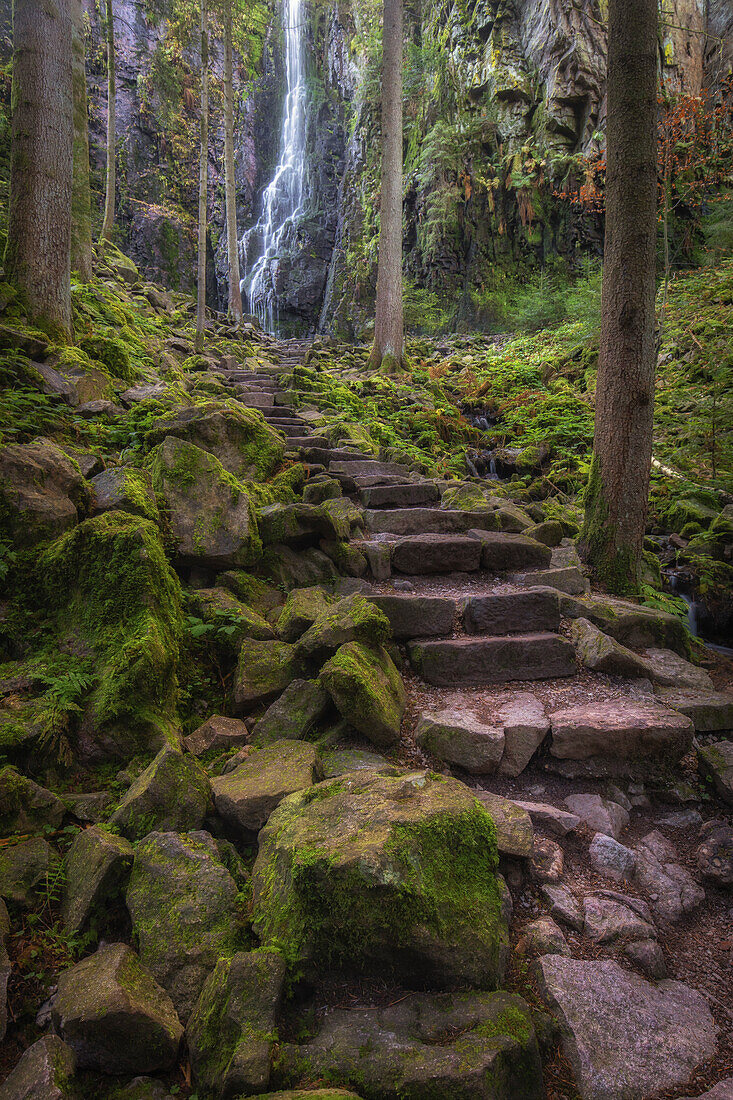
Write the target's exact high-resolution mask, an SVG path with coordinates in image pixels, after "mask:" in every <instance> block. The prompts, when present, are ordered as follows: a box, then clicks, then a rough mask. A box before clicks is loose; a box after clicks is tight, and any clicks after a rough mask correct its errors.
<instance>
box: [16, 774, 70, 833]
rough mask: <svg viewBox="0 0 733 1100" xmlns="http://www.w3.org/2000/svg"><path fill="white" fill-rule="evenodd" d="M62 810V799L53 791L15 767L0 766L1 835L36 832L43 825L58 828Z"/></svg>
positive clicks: (62, 813)
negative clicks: (40, 785)
mask: <svg viewBox="0 0 733 1100" xmlns="http://www.w3.org/2000/svg"><path fill="white" fill-rule="evenodd" d="M64 813H65V808H64V804H63V802H62V801H61V799H60V798H57V797H56V795H55V794H53V792H52V791H47V790H46V788H45V787H39V786H38V784H37V783H34V782H33V780H32V779H28V778H27V776H25V775H21V774H20V772H19V771H17V770H16V769H15V768H11V767H9V766H8V767H5V768H0V836H10V835H11V834H12V833H33V832H38V831H40V830H41V829H42V828H43V827H44V826H50V827H51V828H52V829H58V828H59V826H60V825H61V822H62V821H63V817H64Z"/></svg>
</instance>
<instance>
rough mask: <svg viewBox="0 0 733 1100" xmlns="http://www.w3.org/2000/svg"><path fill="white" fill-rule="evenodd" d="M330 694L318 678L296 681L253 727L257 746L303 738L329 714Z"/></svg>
mask: <svg viewBox="0 0 733 1100" xmlns="http://www.w3.org/2000/svg"><path fill="white" fill-rule="evenodd" d="M330 706H331V699H330V696H329V695H328V694H327V693H326V692H325V691H324V689H323V688H322V687H321V685H320V683H319V682H318V681H317V680H293V681H292V683H290V684H288V686H287V687H286V688H285V691H284V692H283V693H282V695H281V696H280V698H279V699H277V700H276V701H275V702H274V703H272V704H271V705H270V707H269V709H268V711H267V713H266V714H265V715H264V716H263V717H262V718H260V720H259V722H257V724H256V725H255V727H254V729H253V730H252V740H253V741H254V742H255V744H257V745H267V744H269V743H270V742H272V741H282V740H290V741H302V740H304V739H305V738H307V737H308V734H309V733H310V732H311V731H312V730H313V728H314V726H315V725H316V724H317V723H318V722H320V720H321V719H322V718H323V717H324V716H325V715H326V714H327V713H328V710H329V708H330Z"/></svg>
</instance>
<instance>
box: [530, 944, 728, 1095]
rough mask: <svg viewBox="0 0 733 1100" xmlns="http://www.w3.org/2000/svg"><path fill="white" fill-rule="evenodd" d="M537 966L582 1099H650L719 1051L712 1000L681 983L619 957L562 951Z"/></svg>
mask: <svg viewBox="0 0 733 1100" xmlns="http://www.w3.org/2000/svg"><path fill="white" fill-rule="evenodd" d="M535 966H536V976H537V979H538V982H539V985H540V988H541V991H542V993H543V996H544V998H545V1000H546V1001H547V1004H548V1005H549V1007H550V1009H551V1010H552V1011H553V1012H554V1013H555V1014H556V1015H557V1016H558V1017H559V1020H560V1027H561V1032H562V1037H563V1048H564V1051H565V1055H566V1057H567V1058H568V1059H569V1061H570V1062H571V1064H572V1067H573V1070H574V1072H575V1080H576V1082H577V1085H578V1089H579V1092H580V1095H581V1097H582V1098H583V1100H617V1098H618V1097H622V1096H623V1097H624V1098H625V1100H644V1098H646V1097H648V1096H652V1095H655V1094H656V1093H657V1092H659V1091H661V1090H662V1089H667V1088H678V1087H679V1086H681V1085H684V1084H685V1083H686V1082H687V1080H688V1079H689V1078H690V1076H691V1074H692V1072H693V1070H695V1069H696V1068H697V1067H698V1066H699V1065H701V1064H702V1063H704V1062H706V1061H708V1059H710V1058H712V1056H713V1054H714V1053H715V1045H716V1037H717V1028H716V1026H715V1022H714V1020H713V1018H712V1015H711V1014H710V1009H709V1008H708V1006H707V1003H706V1001H705V998H704V997H703V996H702V994H700V993H697V992H696V991H695V990H693V989H690V988H689V987H688V986H686V985H682V984H681V983H680V982H672V981H663V982H660V983H659V985H653V984H651V983H650V982H648V981H646V980H645V979H643V978H640V977H638V976H637V975H636V974H631V973H629V972H628V971H627V970H624V969H623V968H622V967H621V966H619V964H618V963H617V962H613V961H604V960H581V959H564V958H561V957H560V956H559V955H545V956H543V958H541V959H539V960H538V962H537V963H536V964H535Z"/></svg>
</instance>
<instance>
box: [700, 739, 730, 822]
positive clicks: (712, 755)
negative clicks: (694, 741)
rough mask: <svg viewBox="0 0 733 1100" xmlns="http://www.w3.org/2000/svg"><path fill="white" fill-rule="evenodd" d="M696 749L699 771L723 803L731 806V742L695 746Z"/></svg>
mask: <svg viewBox="0 0 733 1100" xmlns="http://www.w3.org/2000/svg"><path fill="white" fill-rule="evenodd" d="M696 749H697V762H698V765H699V768H700V771H701V772H702V773H703V775H707V776H709V777H710V779H712V781H713V787H714V788H715V791H716V793H717V794H718V796H719V797H720V798H722V800H723V802H726V803H727V804H728V805H729V806H733V741H717V742H716V743H715V744H712V745H697V746H696Z"/></svg>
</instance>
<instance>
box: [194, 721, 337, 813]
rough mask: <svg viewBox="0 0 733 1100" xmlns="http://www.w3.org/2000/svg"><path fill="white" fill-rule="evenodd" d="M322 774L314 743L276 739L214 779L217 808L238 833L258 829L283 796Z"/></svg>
mask: <svg viewBox="0 0 733 1100" xmlns="http://www.w3.org/2000/svg"><path fill="white" fill-rule="evenodd" d="M322 775H323V772H322V771H321V767H320V762H319V760H318V754H317V752H316V749H315V746H314V745H309V744H306V743H305V742H302V741H274V742H273V743H272V744H271V745H267V746H266V747H265V748H263V749H259V750H257V751H255V752H253V753H252V755H251V756H249V757H248V758H247V759H246V760H245V761H244V762H243V763H242V764H240V765H239V767H238V768H235V769H234V771H232V772H229V773H228V774H227V775H221V776H218V777H217V778H216V779H213V780H212V781H211V789H212V791H213V795H214V805H215V806H216V812H217V813H218V814H219V816H220V817H221V818H222V819H223V820H224V821H225V822H226V823H227V825H229V826H230V827H231V828H234V829H235V830H236V831H237V832H239V833H245V834H246V833H248V832H259V830H260V829H261V828H262V826H263V825H264V824H265V822H266V821H267V819H268V818H269V816H270V814H271V813H272V811H273V810H274V809H275V808H276V807H277V806H279V805H280V803H281V802H282V800H283V798H285V797H287V795H289V794H292V793H293V792H294V791H301V790H303V788H304V787H310V786H311V785H312V784H313V783H314V782H316V781H317V780H318V779H319V778H320V777H321V776H322Z"/></svg>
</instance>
